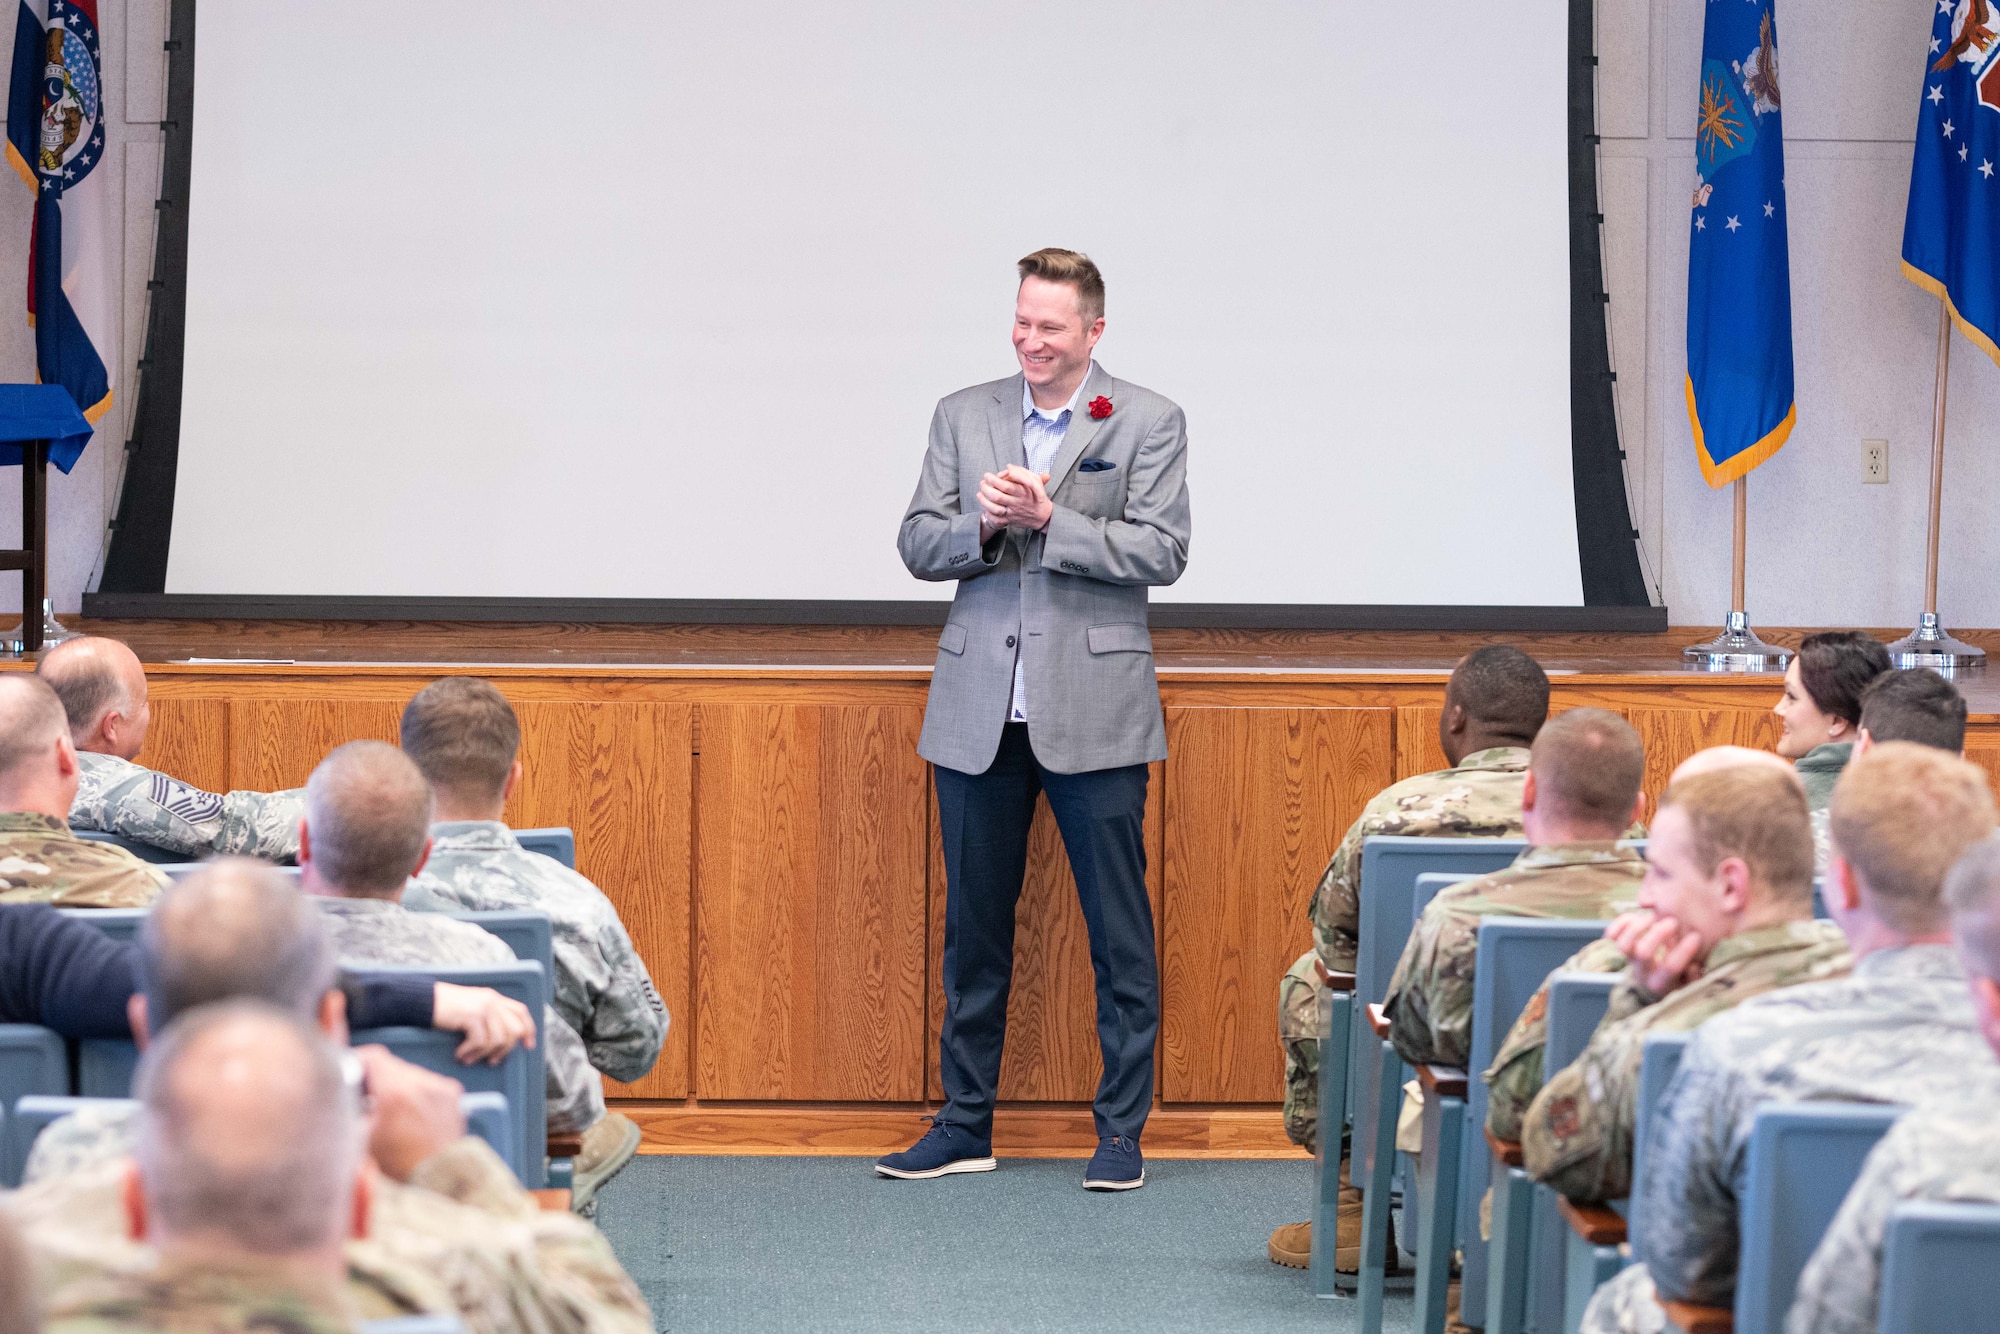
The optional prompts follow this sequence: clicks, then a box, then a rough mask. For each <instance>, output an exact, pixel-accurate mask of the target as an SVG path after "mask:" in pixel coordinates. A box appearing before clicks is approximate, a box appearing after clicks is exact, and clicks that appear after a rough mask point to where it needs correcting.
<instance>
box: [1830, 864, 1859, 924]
mask: <svg viewBox="0 0 2000 1334" xmlns="http://www.w3.org/2000/svg"><path fill="white" fill-rule="evenodd" d="M1826 889H1827V905H1826V906H1827V907H1828V908H1831V909H1833V910H1835V911H1837V912H1859V911H1860V910H1861V881H1860V880H1859V879H1857V878H1856V877H1855V874H1854V868H1853V867H1852V866H1849V865H1848V864H1847V858H1845V857H1843V856H1841V855H1840V854H1839V853H1838V852H1835V853H1833V854H1832V855H1831V856H1830V857H1828V858H1827V862H1826Z"/></svg>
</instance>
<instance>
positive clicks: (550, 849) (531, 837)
mask: <svg viewBox="0 0 2000 1334" xmlns="http://www.w3.org/2000/svg"><path fill="white" fill-rule="evenodd" d="M514 837H515V838H517V839H519V840H520V841H521V846H522V847H524V848H526V849H527V850H528V851H530V852H539V853H541V854H542V855H543V856H544V857H553V858H555V859H556V860H557V861H559V862H561V863H562V864H563V865H564V866H567V867H569V869H570V870H572V871H574V870H575V869H576V835H575V834H574V833H572V832H571V831H569V830H567V829H563V828H560V827H552V828H548V829H516V830H515V831H514Z"/></svg>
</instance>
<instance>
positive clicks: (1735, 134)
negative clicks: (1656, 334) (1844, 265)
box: [1687, 0, 1798, 486]
mask: <svg viewBox="0 0 2000 1334" xmlns="http://www.w3.org/2000/svg"><path fill="white" fill-rule="evenodd" d="M1705 8H1706V10H1707V14H1706V17H1705V19H1704V22H1703V26H1702V39H1701V89H1700V92H1699V95H1698V98H1697V101H1696V107H1697V115H1696V121H1695V141H1694V152H1695V171H1696V173H1697V175H1696V177H1695V190H1694V219H1693V222H1692V223H1691V224H1690V227H1689V241H1688V313H1687V360H1688V370H1687V404H1688V421H1689V423H1690V424H1691V425H1692V426H1693V427H1694V448H1695V456H1696V458H1697V459H1698V460H1699V462H1700V463H1701V475H1702V476H1703V477H1704V478H1705V479H1706V480H1707V482H1708V484H1709V485H1710V486H1726V485H1727V484H1729V483H1730V482H1733V481H1735V480H1736V479H1737V478H1739V477H1742V476H1743V475H1744V474H1746V473H1748V472H1749V471H1750V470H1751V469H1752V468H1755V467H1756V466H1757V465H1758V464H1760V463H1762V462H1763V461H1764V460H1765V459H1768V458H1770V457H1771V456H1772V455H1773V454H1775V453H1777V452H1778V450H1779V448H1780V447H1781V446H1783V444H1784V443H1785V437H1787V436H1789V435H1790V434H1791V433H1792V424H1793V422H1794V421H1796V420H1797V417H1798V409H1797V406H1796V404H1795V402H1794V400H1793V396H1792V273H1791V252H1790V248H1789V247H1788V246H1787V244H1786V240H1785V135H1784V112H1783V109H1782V108H1783V101H1782V99H1781V98H1780V96H1779V93H1778V19H1777V13H1776V0H1750V3H1747V4H1746V3H1744V0H1708V2H1707V4H1706V6H1705Z"/></svg>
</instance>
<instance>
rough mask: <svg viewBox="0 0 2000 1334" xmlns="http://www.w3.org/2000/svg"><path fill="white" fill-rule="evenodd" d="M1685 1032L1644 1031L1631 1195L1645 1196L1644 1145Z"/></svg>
mask: <svg viewBox="0 0 2000 1334" xmlns="http://www.w3.org/2000/svg"><path fill="white" fill-rule="evenodd" d="M1689 1036H1690V1035H1689V1034H1687V1033H1648V1034H1647V1035H1646V1045H1645V1047H1644V1048H1643V1049H1641V1051H1640V1054H1639V1105H1638V1106H1637V1107H1635V1108H1633V1113H1634V1115H1633V1119H1632V1198H1633V1199H1635V1200H1637V1199H1643V1198H1644V1197H1645V1191H1646V1186H1645V1181H1646V1145H1647V1142H1648V1141H1649V1140H1650V1139H1651V1138H1652V1132H1653V1122H1654V1120H1655V1118H1657V1117H1658V1116H1659V1113H1660V1104H1661V1103H1662V1102H1664V1101H1666V1097H1667V1089H1668V1088H1669V1087H1670V1086H1671V1085H1672V1084H1673V1082H1674V1076H1675V1075H1677V1074H1679V1073H1680V1069H1681V1057H1682V1056H1684V1055H1686V1054H1687V1044H1688V1038H1689Z"/></svg>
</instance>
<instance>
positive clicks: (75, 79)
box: [7, 0, 118, 472]
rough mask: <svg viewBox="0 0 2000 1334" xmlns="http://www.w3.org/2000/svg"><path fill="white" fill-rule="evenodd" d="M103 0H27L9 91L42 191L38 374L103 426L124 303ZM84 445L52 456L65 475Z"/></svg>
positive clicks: (11, 127) (15, 148)
mask: <svg viewBox="0 0 2000 1334" xmlns="http://www.w3.org/2000/svg"><path fill="white" fill-rule="evenodd" d="M97 5H98V0H21V4H20V13H19V16H18V17H17V18H16V20H15V24H14V66H13V77H12V79H11V81H10V82H9V84H8V88H7V160H8V161H9V162H10V163H12V164H13V166H14V170H16V171H17V172H19V173H20V175H21V179H22V181H24V182H25V183H26V184H27V187H28V188H29V189H31V190H33V191H34V192H35V220H34V232H33V235H32V236H31V237H30V238H29V239H28V240H29V249H28V255H29V258H28V319H29V320H30V321H31V322H32V323H33V324H34V326H35V362H36V370H37V372H38V374H39V376H40V378H41V380H42V382H43V383H44V384H59V385H61V386H62V387H63V388H65V389H67V390H69V395H70V397H71V398H73V399H75V400H76V403H77V406H78V407H80V408H82V409H83V415H84V416H85V417H86V418H87V419H88V420H89V421H90V422H91V423H92V424H95V423H96V422H97V420H98V419H99V418H101V417H102V416H103V415H104V414H105V413H106V412H107V411H109V410H110V407H111V364H112V357H113V356H114V351H113V349H114V348H115V347H116V341H115V338H114V336H113V335H114V330H115V329H116V328H117V323H116V315H117V309H118V303H117V299H116V294H115V290H114V287H113V284H112V279H113V277H114V276H115V273H116V270H115V269H114V268H113V252H112V248H111V240H112V238H113V236H114V235H115V232H114V231H113V230H112V226H111V224H112V221H113V220H112V218H111V216H110V206H111V205H112V204H113V203H114V202H115V200H116V196H115V195H114V194H113V192H112V191H111V189H110V185H111V178H112V172H111V170H110V168H109V167H107V166H106V165H105V162H104V140H105V134H104V122H105V112H104V78H103V70H104V63H103V60H102V58H101V56H100V54H99V47H98V27H97ZM81 452H82V444H81V443H77V444H74V445H72V446H71V447H70V448H69V449H67V450H64V451H61V452H60V453H58V452H57V451H54V450H52V451H51V454H50V459H51V461H52V462H54V463H55V464H56V465H57V466H58V467H60V468H61V469H62V470H63V471H64V472H68V471H69V470H70V468H71V467H72V466H74V465H75V463H76V459H77V455H78V454H80V453H81Z"/></svg>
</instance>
